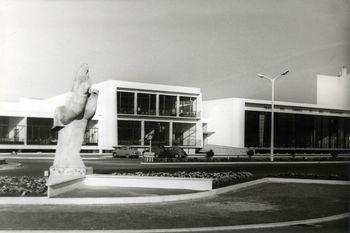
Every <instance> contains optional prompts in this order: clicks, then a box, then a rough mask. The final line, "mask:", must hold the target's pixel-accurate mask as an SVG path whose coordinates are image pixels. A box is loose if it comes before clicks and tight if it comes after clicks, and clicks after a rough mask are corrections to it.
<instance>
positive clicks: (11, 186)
mask: <svg viewBox="0 0 350 233" xmlns="http://www.w3.org/2000/svg"><path fill="white" fill-rule="evenodd" d="M46 190H47V187H46V179H45V178H44V177H31V176H19V177H17V176H0V196H42V195H45V192H46Z"/></svg>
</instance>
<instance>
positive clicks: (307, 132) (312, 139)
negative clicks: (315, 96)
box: [245, 111, 350, 148]
mask: <svg viewBox="0 0 350 233" xmlns="http://www.w3.org/2000/svg"><path fill="white" fill-rule="evenodd" d="M270 116H271V113H269V112H257V111H246V113H245V146H247V147H260V148H261V147H265V148H266V147H269V146H270V127H271V123H270V121H271V118H270ZM274 140H275V141H274V143H275V147H276V148H350V145H349V144H350V118H343V117H334V116H313V115H306V114H305V115H304V114H287V113H275V137H274Z"/></svg>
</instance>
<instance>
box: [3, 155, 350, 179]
mask: <svg viewBox="0 0 350 233" xmlns="http://www.w3.org/2000/svg"><path fill="white" fill-rule="evenodd" d="M6 161H8V162H14V163H16V162H18V163H21V164H22V167H20V168H18V169H12V170H0V175H3V176H4V175H7V176H24V175H26V176H43V175H44V171H45V170H49V168H50V166H52V164H53V159H43V158H40V159H32V158H31V159H24V158H15V159H13V158H7V159H6ZM84 163H85V165H86V166H90V167H93V169H94V173H97V174H111V173H113V172H135V171H143V172H148V171H157V172H176V171H206V172H221V171H236V172H238V171H247V172H251V173H253V174H254V176H256V177H265V176H269V175H273V174H279V173H291V172H293V173H305V174H306V173H309V174H310V173H311V174H313V173H314V174H319V175H325V176H327V175H330V174H338V175H342V176H346V177H349V163H312V164H307V163H298V164H295V163H293V164H278V163H275V164H259V163H254V164H239V163H237V164H234V163H230V164H215V163H212V164H157V165H154V164H142V163H141V160H139V159H128V158H112V157H110V158H108V157H101V158H100V159H92V158H90V159H89V158H87V159H84Z"/></svg>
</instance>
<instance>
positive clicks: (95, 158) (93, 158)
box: [1, 156, 106, 160]
mask: <svg viewBox="0 0 350 233" xmlns="http://www.w3.org/2000/svg"><path fill="white" fill-rule="evenodd" d="M1 158H4V159H38V160H47V159H50V160H54V159H55V158H54V157H35V156H34V157H33V156H28V157H22V156H9V157H1ZM82 159H83V160H89V159H90V160H105V159H106V158H104V157H91V158H84V157H83V158H82Z"/></svg>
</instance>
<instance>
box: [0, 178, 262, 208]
mask: <svg viewBox="0 0 350 233" xmlns="http://www.w3.org/2000/svg"><path fill="white" fill-rule="evenodd" d="M268 181H269V180H268V179H267V178H263V179H259V180H253V181H249V182H245V183H240V184H236V185H231V186H228V187H223V188H218V189H213V190H209V191H203V192H195V193H187V194H178V195H163V196H143V197H103V198H96V197H91V198H90V197H88V198H87V197H78V198H48V197H0V205H108V204H109V205H110V204H146V203H159V202H171V201H185V200H192V199H199V198H204V197H211V196H215V195H217V194H222V193H225V192H233V191H239V190H241V189H243V188H247V187H250V186H253V185H257V184H261V183H265V182H268Z"/></svg>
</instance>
